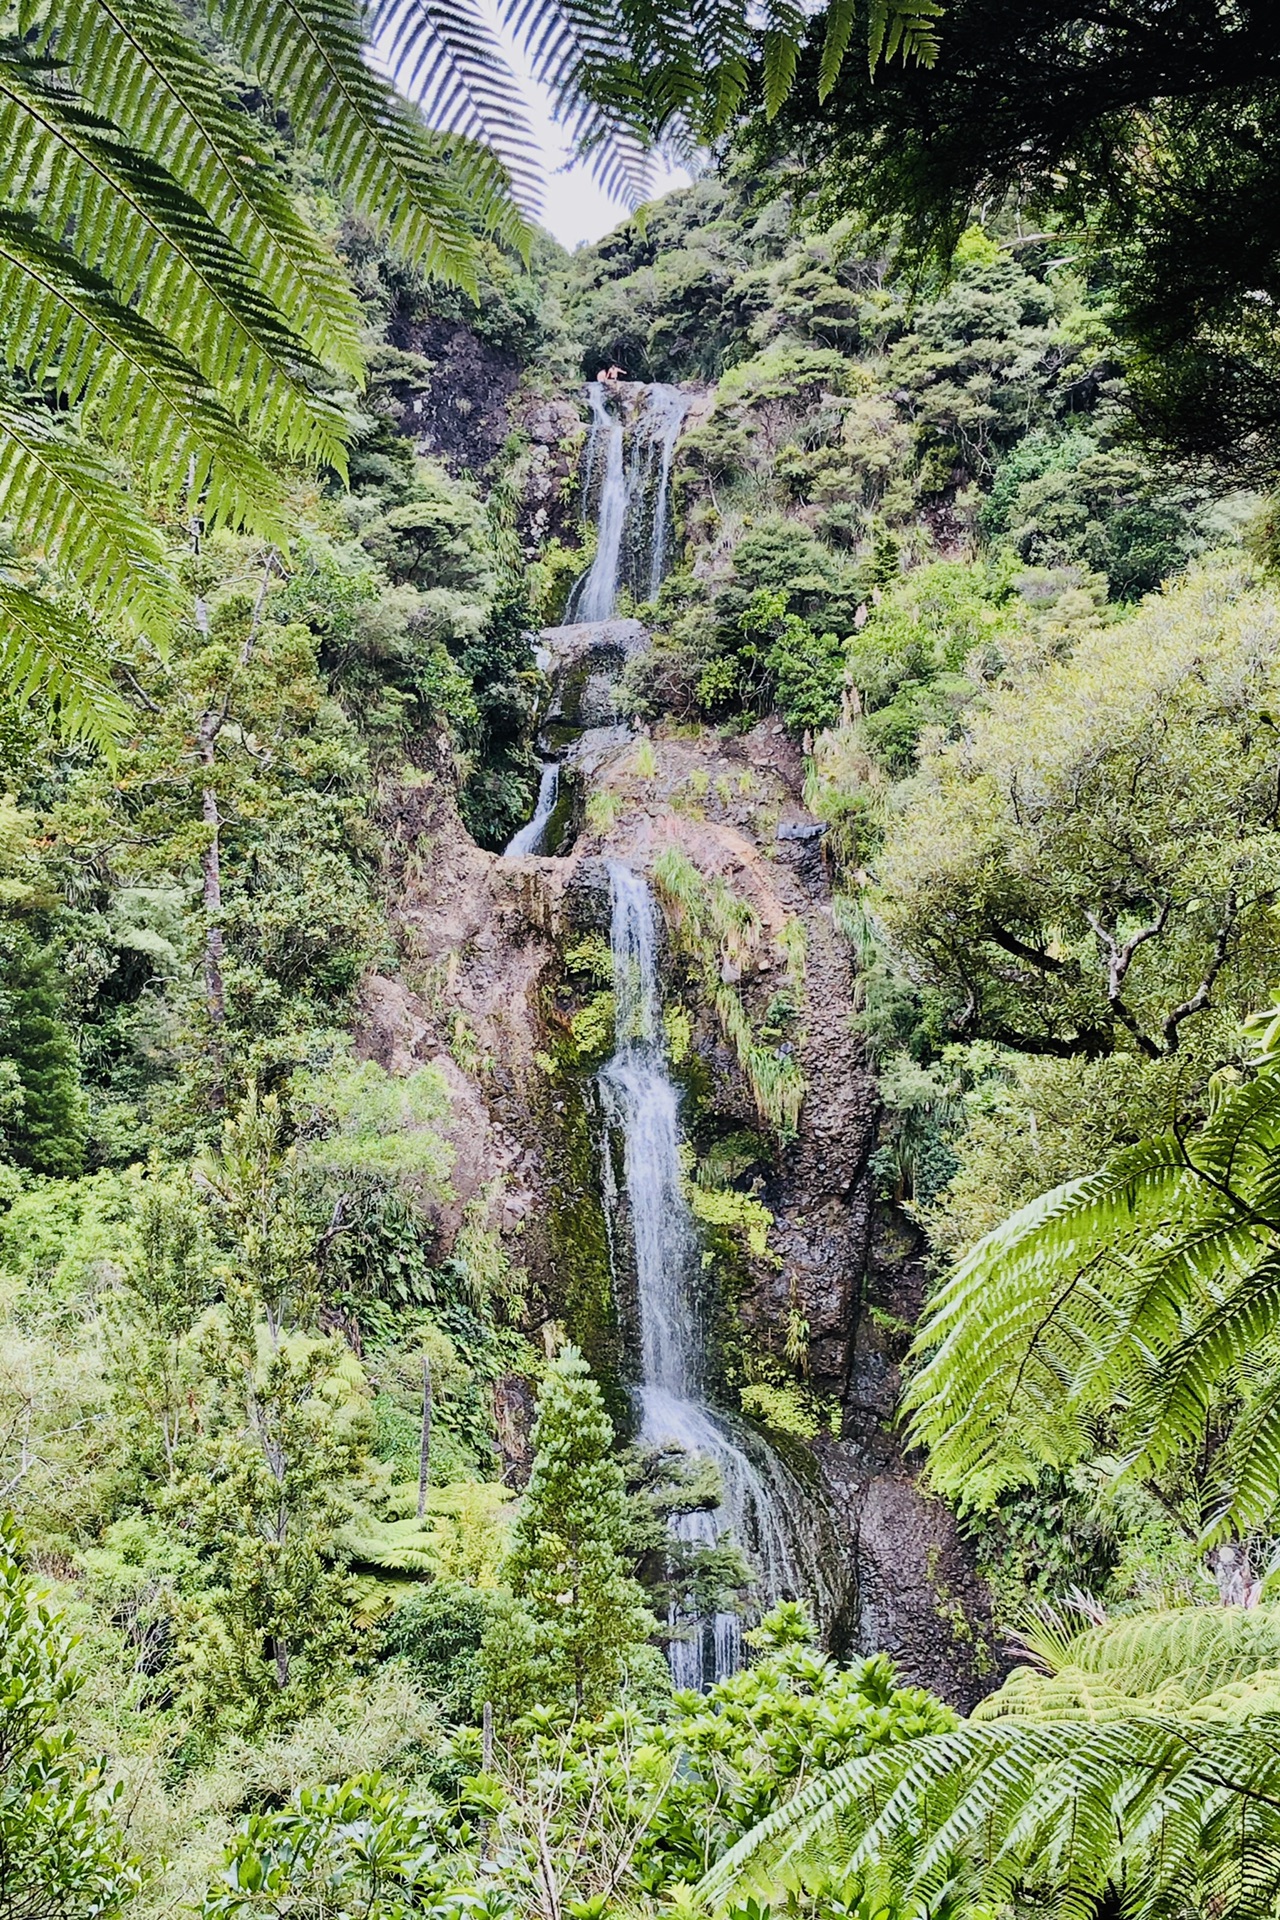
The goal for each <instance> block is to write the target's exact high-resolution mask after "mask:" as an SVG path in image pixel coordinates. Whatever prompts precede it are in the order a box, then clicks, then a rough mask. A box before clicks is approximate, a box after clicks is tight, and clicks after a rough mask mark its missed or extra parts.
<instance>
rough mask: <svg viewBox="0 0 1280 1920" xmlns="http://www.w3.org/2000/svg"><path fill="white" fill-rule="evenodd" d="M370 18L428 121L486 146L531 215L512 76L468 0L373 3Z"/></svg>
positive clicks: (528, 159) (530, 148)
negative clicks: (496, 157) (494, 155)
mask: <svg viewBox="0 0 1280 1920" xmlns="http://www.w3.org/2000/svg"><path fill="white" fill-rule="evenodd" d="M369 12H370V21H371V25H372V30H373V35H374V40H375V43H376V44H378V45H379V46H380V47H382V48H384V49H385V50H386V53H387V56H388V58H389V59H390V62H391V66H392V69H393V71H394V74H395V77H396V80H397V82H398V84H399V85H400V86H401V87H402V88H403V89H404V90H405V92H407V93H408V94H409V96H410V98H411V99H414V100H416V101H417V102H418V104H419V105H420V106H421V108H422V111H423V114H424V115H425V117H426V119H427V121H428V123H429V124H430V125H431V126H433V127H437V128H439V129H441V130H443V131H446V132H452V133H458V134H461V135H463V136H465V137H466V138H468V139H470V140H473V141H475V142H476V143H477V144H478V145H481V146H487V147H489V148H491V149H492V151H493V152H494V153H495V154H497V156H498V158H499V159H500V160H501V161H502V163H503V165H504V166H505V167H506V169H507V172H508V174H509V175H510V177H511V181H512V185H513V187H514V189H515V191H516V193H517V194H518V196H519V198H520V200H521V203H522V204H523V205H524V206H525V207H526V208H527V209H528V210H530V211H531V212H532V211H536V209H537V207H538V205H539V202H540V198H541V195H540V174H539V166H538V156H537V145H536V142H535V141H534V138H533V133H532V131H531V129H530V127H529V123H528V117H527V115H526V112H525V108H524V102H523V99H522V97H521V94H520V89H519V86H518V84H517V82H516V80H515V76H514V75H513V74H512V72H511V69H510V66H509V65H508V63H507V59H506V56H505V54H504V53H503V51H502V48H501V46H500V45H499V43H498V40H497V37H496V36H495V34H494V33H493V31H492V29H491V27H490V25H489V22H488V21H487V20H486V19H485V17H484V14H483V13H482V11H481V10H480V8H479V7H478V6H476V5H475V4H474V0H375V4H374V5H373V6H371V8H370V10H369Z"/></svg>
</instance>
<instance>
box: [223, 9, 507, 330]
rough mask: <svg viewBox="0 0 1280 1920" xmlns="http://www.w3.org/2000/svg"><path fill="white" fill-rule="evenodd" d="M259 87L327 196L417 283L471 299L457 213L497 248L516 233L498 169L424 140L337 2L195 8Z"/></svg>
mask: <svg viewBox="0 0 1280 1920" xmlns="http://www.w3.org/2000/svg"><path fill="white" fill-rule="evenodd" d="M206 3H207V5H208V9H209V12H210V15H211V17H212V19H213V21H214V23H215V24H216V25H217V26H218V27H219V29H220V30H221V31H222V32H223V33H225V35H226V36H227V39H228V40H229V41H230V43H231V44H232V45H233V46H234V47H235V49H236V51H237V53H238V54H239V55H240V57H241V59H242V60H243V61H244V62H245V64H246V65H247V66H248V67H249V68H250V69H251V70H252V71H253V72H254V73H255V74H256V75H257V77H258V78H259V79H260V80H261V82H262V84H263V86H264V87H266V88H267V90H268V91H269V92H271V93H273V94H276V95H278V96H279V97H280V98H281V99H282V100H284V101H286V102H287V103H288V105H289V107H290V109H291V111H292V113H293V115H294V117H295V119H296V121H297V122H298V124H299V126H300V127H302V128H303V129H304V130H305V134H306V138H307V140H308V143H309V144H310V145H312V146H313V147H314V148H315V151H316V152H317V154H318V155H319V156H320V158H321V160H322V161H323V163H324V165H325V168H326V170H327V172H328V173H329V175H330V178H331V179H332V181H333V183H334V185H335V186H336V187H337V188H338V190H339V191H340V192H341V193H343V194H344V195H345V196H346V197H347V198H348V199H350V200H351V201H352V203H353V204H354V205H356V206H358V207H359V208H360V210H361V211H362V212H363V213H364V215H365V217H366V218H367V219H369V220H370V221H372V222H373V224H374V225H375V226H376V227H377V228H378V230H379V232H381V233H382V234H384V235H385V236H386V238H387V239H388V240H389V241H390V243H391V244H392V245H393V246H394V247H395V248H396V249H397V250H398V251H399V252H401V253H403V254H404V255H405V256H406V257H407V258H409V259H411V260H413V261H415V262H416V263H417V264H418V265H419V266H421V267H422V268H423V270H424V271H425V272H427V273H431V274H434V275H436V276H438V277H440V278H443V279H447V280H452V281H454V282H455V283H456V284H458V285H460V286H463V287H465V288H467V289H468V290H469V291H470V292H472V293H474V292H475V290H476V279H475V260H474V249H473V245H472V239H471V231H470V228H469V227H468V225H467V221H466V217H465V216H466V213H468V212H470V213H471V214H473V215H474V216H476V217H478V218H479V219H480V220H481V221H482V223H483V224H485V225H486V226H487V227H488V228H490V230H492V231H495V232H497V233H499V234H500V235H501V236H502V237H504V238H506V239H509V240H515V241H517V242H523V241H524V240H525V238H526V230H525V227H524V223H523V220H522V219H521V216H520V213H519V210H518V209H517V207H516V205H515V202H514V201H513V200H512V198H511V195H510V191H509V183H508V179H507V175H506V173H505V170H504V169H503V168H502V167H501V165H500V163H499V162H498V161H497V160H496V159H495V158H494V156H493V155H492V154H490V153H487V152H486V151H485V149H483V148H482V147H480V146H479V145H478V144H477V143H475V142H469V141H466V140H461V139H458V138H456V137H446V136H441V135H432V134H430V133H429V132H428V130H427V128H426V126H425V125H424V123H423V122H422V120H421V119H420V118H419V117H418V115H417V114H416V113H415V112H414V110H413V109H412V108H411V107H409V106H408V105H407V104H406V103H405V102H404V101H403V100H401V99H400V98H399V97H398V96H397V94H396V93H395V92H394V90H393V89H392V88H391V87H390V86H389V85H388V84H387V82H386V81H385V80H383V79H382V78H381V76H380V75H378V74H376V73H374V71H373V70H372V68H371V67H370V66H369V64H368V62H367V61H366V59H365V57H364V55H365V43H364V32H363V23H362V19H361V16H360V14H359V12H358V11H357V9H356V8H355V6H353V5H348V4H347V3H346V0H206Z"/></svg>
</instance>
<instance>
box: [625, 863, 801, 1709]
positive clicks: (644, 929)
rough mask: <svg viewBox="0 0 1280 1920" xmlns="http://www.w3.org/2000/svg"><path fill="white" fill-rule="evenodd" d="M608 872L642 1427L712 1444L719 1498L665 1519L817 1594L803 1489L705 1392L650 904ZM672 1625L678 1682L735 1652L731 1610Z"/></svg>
mask: <svg viewBox="0 0 1280 1920" xmlns="http://www.w3.org/2000/svg"><path fill="white" fill-rule="evenodd" d="M608 873H609V888H610V897H611V903H612V922H611V949H612V957H613V978H614V995H615V1004H616V1027H615V1032H616V1043H615V1048H616V1050H615V1052H614V1054H613V1057H612V1059H610V1060H609V1061H608V1062H607V1063H606V1065H605V1066H604V1067H603V1069H602V1070H601V1073H600V1089H601V1095H602V1100H603V1105H604V1110H605V1117H606V1120H607V1121H608V1123H609V1124H610V1125H611V1126H612V1127H613V1128H615V1129H616V1130H617V1131H618V1132H620V1133H621V1135H622V1140H623V1179H622V1183H621V1185H622V1189H623V1191H624V1192H625V1195H626V1201H627V1209H628V1214H629V1219H630V1227H631V1240H632V1244H633V1247H634V1259H635V1280H636V1293H637V1299H638V1304H639V1320H640V1361H641V1386H640V1388H639V1393H638V1401H639V1412H640V1437H641V1439H642V1440H643V1441H644V1442H645V1444H646V1445H649V1446H653V1447H667V1446H676V1447H680V1448H683V1449H684V1450H685V1451H687V1452H689V1453H694V1454H704V1455H708V1456H709V1457H710V1458H711V1459H712V1460H713V1461H714V1462H715V1464H716V1467H717V1468H718V1469H719V1473H720V1480H721V1485H722V1488H723V1496H724V1497H723V1503H722V1505H721V1506H720V1507H719V1508H717V1509H716V1511H715V1512H714V1513H708V1512H698V1513H690V1514H685V1515H681V1516H679V1517H677V1518H676V1519H675V1520H673V1522H672V1530H673V1532H675V1533H676V1534H677V1536H678V1537H679V1538H681V1539H683V1540H685V1541H688V1542H690V1543H695V1544H696V1543H702V1544H707V1545H711V1544H713V1543H714V1542H715V1540H716V1539H717V1538H718V1537H719V1536H720V1534H721V1533H722V1532H725V1531H728V1530H730V1529H731V1530H732V1533H733V1536H734V1538H735V1540H736V1542H737V1544H738V1546H739V1548H740V1549H741V1550H742V1551H743V1553H744V1554H745V1555H746V1557H747V1559H748V1560H749V1562H750V1563H751V1566H752V1570H753V1572H754V1573H755V1576H756V1580H757V1582H758V1584H759V1588H760V1598H761V1600H762V1601H763V1604H764V1605H765V1606H769V1605H772V1604H773V1603H774V1602H775V1601H777V1600H779V1599H782V1598H784V1597H786V1596H789V1595H795V1596H798V1595H803V1594H806V1593H807V1594H809V1595H810V1596H811V1597H816V1589H817V1586H818V1585H819V1584H820V1582H821V1571H820V1568H819V1566H818V1564H817V1562H816V1560H815V1559H814V1558H813V1557H812V1556H810V1555H807V1554H806V1553H805V1552H804V1548H803V1543H802V1542H801V1541H800V1540H799V1538H798V1535H797V1526H798V1525H799V1516H800V1514H801V1512H802V1509H803V1506H804V1496H803V1494H802V1492H801V1489H800V1488H799V1486H798V1484H796V1483H795V1482H794V1480H793V1479H792V1476H791V1475H790V1474H789V1473H788V1472H787V1470H786V1468H785V1467H784V1466H783V1465H782V1462H781V1461H780V1460H778V1459H777V1458H776V1456H774V1455H773V1454H772V1453H771V1452H770V1450H769V1449H768V1448H766V1447H765V1446H764V1444H763V1442H762V1441H760V1440H759V1439H758V1438H757V1437H756V1436H754V1435H748V1434H747V1433H746V1432H745V1431H743V1432H739V1431H737V1429H736V1427H735V1425H734V1423H732V1422H730V1420H729V1419H728V1418H727V1417H726V1416H725V1415H724V1414H722V1413H719V1412H714V1411H713V1410H712V1409H711V1408H710V1407H709V1406H708V1405H707V1404H706V1402H705V1399H704V1397H703V1371H704V1368H703V1358H704V1354H705V1351H706V1341H705V1330H704V1328H703V1326H702V1324H701V1315H700V1309H699V1302H698V1290H697V1286H696V1276H697V1274H698V1271H699V1262H700V1250H699V1245H698V1236H697V1231H696V1228H695V1226H694V1222H693V1217H692V1215H691V1213H690V1211H689V1206H688V1202H687V1201H686V1199H685V1196H684V1189H683V1186H682V1180H681V1173H682V1170H681V1163H680V1113H679V1095H678V1093H677V1090H676V1088H675V1086H674V1084H673V1083H672V1080H671V1077H670V1075H669V1073H668V1071H667V1061H666V1051H665V1047H664V1044H663V1031H662V1018H661V1013H662V1002H661V996H660V992H659V985H658V969H657V949H658V921H657V913H656V909H655V906H654V900H653V895H652V894H651V892H650V890H649V888H648V886H647V884H646V883H645V881H644V880H643V879H642V878H641V877H640V876H639V875H638V874H636V873H633V872H632V870H631V869H630V868H629V867H626V866H623V865H622V864H621V863H620V862H617V861H610V862H609V863H608ZM620 1198H621V1195H620V1194H619V1192H618V1182H617V1180H616V1178H615V1177H614V1174H613V1169H612V1164H611V1162H610V1160H609V1157H608V1151H607V1147H606V1157H605V1201H606V1206H607V1208H608V1209H609V1211H610V1213H611V1214H612V1213H613V1212H614V1211H615V1210H616V1208H617V1205H618V1203H619V1200H620ZM748 1446H750V1447H751V1452H750V1453H749V1452H748V1450H747V1449H748ZM753 1455H754V1457H753ZM671 1626H672V1628H673V1639H672V1641H671V1645H670V1660H671V1670H672V1675H673V1678H674V1679H675V1681H676V1684H677V1685H678V1686H682V1687H701V1686H703V1685H705V1684H707V1683H708V1682H710V1681H712V1680H719V1679H723V1678H725V1677H726V1676H727V1675H728V1674H730V1673H733V1672H735V1671H736V1669H737V1668H738V1666H739V1665H740V1664H741V1658H742V1647H741V1625H740V1622H739V1619H738V1616H737V1615H736V1614H732V1613H722V1614H717V1615H716V1616H715V1617H714V1618H712V1619H705V1620H704V1619H697V1618H692V1617H688V1616H685V1617H680V1618H673V1619H672V1621H671Z"/></svg>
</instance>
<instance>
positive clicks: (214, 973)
mask: <svg viewBox="0 0 1280 1920" xmlns="http://www.w3.org/2000/svg"><path fill="white" fill-rule="evenodd" d="M201 732H202V733H203V728H202V729H201ZM204 745H205V743H204V741H203V739H202V740H201V758H202V759H203V760H204V761H205V765H206V766H211V765H212V764H213V741H212V739H210V740H209V742H208V752H207V754H206V753H205V751H204ZM202 813H203V817H204V824H205V825H206V827H208V828H209V840H208V844H207V845H206V847H205V850H204V925H205V935H204V995H205V1005H206V1006H207V1008H208V1011H209V1018H210V1020H211V1021H212V1023H213V1025H214V1026H215V1027H221V1026H223V1025H224V1023H225V1021H226V1018H227V1001H226V994H225V993H224V991H223V986H222V954H223V947H222V922H221V916H222V863H221V858H220V849H219V845H218V830H219V827H220V825H221V821H220V820H219V817H218V795H217V791H216V789H215V788H213V787H206V788H205V790H204V804H203V807H202Z"/></svg>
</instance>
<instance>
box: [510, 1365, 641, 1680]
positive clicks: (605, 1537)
mask: <svg viewBox="0 0 1280 1920" xmlns="http://www.w3.org/2000/svg"><path fill="white" fill-rule="evenodd" d="M613 1439H614V1436H613V1425H612V1422H611V1421H610V1419H609V1416H608V1414H607V1413H606V1412H605V1407H604V1400H603V1397H602V1396H601V1393H600V1389H599V1387H598V1386H597V1385H596V1383H595V1381H594V1380H593V1379H592V1378H591V1374H590V1372H589V1370H588V1368H587V1363H586V1361H585V1360H584V1359H583V1358H582V1355H581V1354H580V1353H579V1352H578V1350H577V1348H576V1347H566V1348H564V1350H563V1352H561V1353H560V1355H559V1356H558V1357H557V1359H556V1360H555V1361H554V1362H553V1364H552V1365H551V1366H550V1367H549V1368H548V1369H547V1375H546V1379H545V1380H544V1382H543V1386H542V1392H541V1393H540V1395H539V1397H538V1418H537V1423H536V1425H535V1427H534V1430H533V1442H534V1462H533V1472H532V1475H531V1477H530V1480H529V1488H528V1492H527V1493H526V1495H525V1499H524V1505H523V1506H522V1508H521V1511H520V1518H519V1520H518V1521H517V1523H516V1530H515V1538H514V1540H513V1542H512V1547H511V1554H510V1557H509V1558H508V1560H507V1564H506V1569H505V1572H506V1579H507V1582H508V1584H509V1585H510V1588H511V1591H512V1593H513V1594H514V1595H515V1597H516V1599H517V1601H518V1602H519V1603H520V1604H521V1606H522V1607H523V1608H524V1609H525V1611H526V1613H527V1615H528V1617H529V1620H530V1621H531V1623H532V1632H531V1635H530V1644H529V1648H528V1651H529V1655H530V1658H531V1662H532V1667H533V1675H534V1680H535V1689H536V1691H537V1696H538V1697H539V1698H541V1699H544V1700H546V1701H547V1702H548V1703H550V1702H552V1701H555V1700H563V1699H565V1698H568V1699H571V1700H572V1702H573V1705H574V1707H575V1708H576V1709H577V1710H578V1711H580V1712H581V1711H586V1712H596V1711H599V1710H600V1709H601V1708H603V1707H604V1706H606V1705H608V1704H609V1703H610V1702H611V1701H612V1700H613V1699H615V1698H616V1696H617V1692H618V1689H619V1687H620V1685H621V1684H622V1680H623V1678H624V1676H625V1674H626V1672H627V1668H628V1665H629V1664H630V1663H631V1662H633V1661H634V1660H635V1658H636V1657H637V1655H638V1654H639V1653H640V1651H641V1649H642V1648H643V1647H644V1645H645V1643H646V1641H647V1640H648V1638H649V1637H650V1635H651V1634H653V1633H654V1632H655V1631H656V1628H657V1623H656V1621H655V1620H654V1619H653V1616H652V1615H651V1614H650V1613H649V1612H648V1611H647V1610H646V1608H645V1604H644V1592H643V1589H642V1588H641V1587H640V1584H639V1582H638V1581H637V1580H635V1579H634V1577H633V1576H632V1574H631V1572H630V1569H629V1566H628V1562H627V1549H628V1546H629V1543H630V1540H631V1534H632V1522H631V1516H630V1514H629V1512H628V1508H627V1493H626V1486H625V1483H624V1481H623V1475H622V1468H621V1466H620V1464H619V1462H618V1460H617V1459H616V1458H615V1456H614V1453H613Z"/></svg>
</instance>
